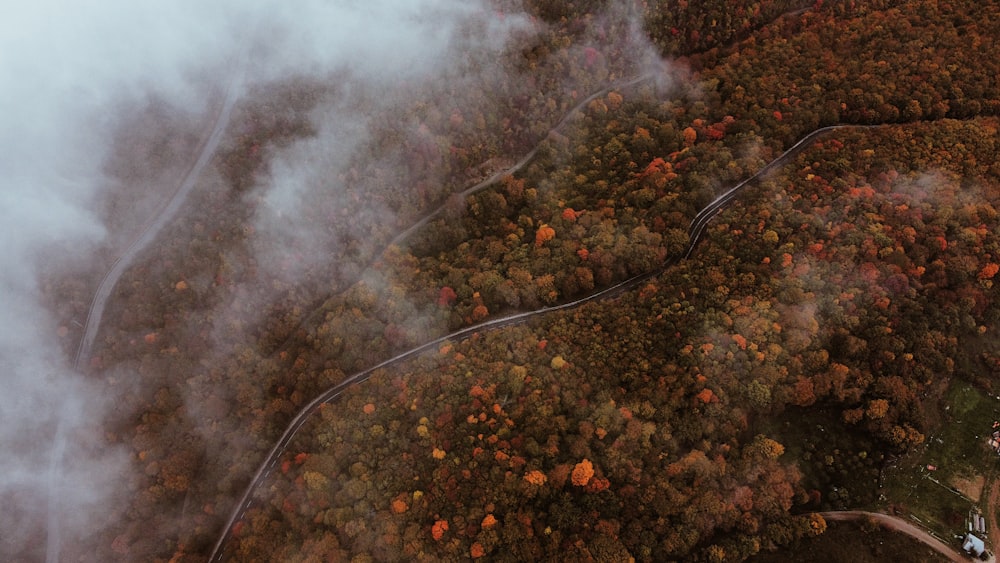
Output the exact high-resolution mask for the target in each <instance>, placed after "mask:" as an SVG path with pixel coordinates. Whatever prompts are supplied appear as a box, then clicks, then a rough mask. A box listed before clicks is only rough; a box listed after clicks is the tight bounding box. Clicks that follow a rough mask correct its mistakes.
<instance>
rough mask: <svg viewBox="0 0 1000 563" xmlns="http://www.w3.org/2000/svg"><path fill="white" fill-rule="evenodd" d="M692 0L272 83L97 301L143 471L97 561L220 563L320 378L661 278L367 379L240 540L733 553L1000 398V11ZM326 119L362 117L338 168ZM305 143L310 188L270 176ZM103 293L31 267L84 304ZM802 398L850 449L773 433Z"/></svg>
mask: <svg viewBox="0 0 1000 563" xmlns="http://www.w3.org/2000/svg"><path fill="white" fill-rule="evenodd" d="M690 4H691V5H689V3H688V2H683V1H682V2H668V1H656V2H646V3H643V4H642V8H641V9H640V8H639V7H638V6H639V5H638V4H636V5H635V6H633V7H631V8H629V9H623V10H618V9H617V8H616V7H615V6H614V5H612V4H611V3H606V2H600V1H593V2H575V3H561V2H548V1H543V0H538V1H532V0H525V2H524V3H523V5H522V4H520V3H515V2H509V1H506V0H499V1H497V2H495V6H496V12H497V13H498V14H511V16H510V17H513V14H518V13H523V14H526V15H525V16H524V17H525V18H527V19H528V21H530V22H533V23H532V26H531V27H530V32H529V31H523V32H520V33H518V34H514V35H513V38H512V39H511V40H510V41H508V42H507V43H504V44H503V45H502V47H501V48H499V49H498V50H497V51H496V52H495V53H494V52H479V51H476V50H469V52H468V53H469V54H468V56H467V57H466V58H465V59H464V60H462V61H461V62H460V63H457V64H456V66H455V67H453V68H449V69H446V70H445V71H443V72H442V75H441V76H436V77H435V78H434V80H428V81H427V82H426V83H420V84H413V85H412V88H411V92H412V95H411V96H409V97H401V98H398V99H397V98H393V99H391V100H383V99H380V96H379V92H378V91H376V90H374V89H373V90H370V91H368V90H365V89H364V87H362V86H357V87H354V86H351V85H352V84H353V83H352V82H351V80H352V79H351V77H350V76H343V77H337V76H299V77H296V78H295V79H292V80H283V81H280V82H274V83H267V84H260V85H256V86H255V87H254V89H253V90H252V91H251V94H250V95H249V96H248V98H247V99H246V100H245V101H244V102H243V103H241V105H239V106H238V107H237V108H236V109H235V110H234V116H233V118H232V121H233V124H234V125H233V126H232V127H231V129H230V132H229V134H228V135H227V137H226V139H225V140H224V141H223V143H222V144H223V149H222V150H221V151H220V152H219V154H218V155H217V156H216V158H215V160H214V162H213V165H212V166H213V171H212V172H211V173H210V174H208V175H207V176H206V178H205V179H203V182H202V184H201V185H200V186H199V187H198V188H197V189H196V190H195V191H194V192H193V193H192V195H191V196H190V201H189V202H188V203H187V205H186V206H185V209H184V211H182V216H181V217H180V218H179V219H178V220H177V221H175V223H174V224H173V225H171V226H170V227H169V228H168V229H167V231H165V233H164V234H163V235H162V237H161V239H162V240H161V241H160V242H158V243H157V244H156V245H155V248H151V249H150V250H149V251H148V252H147V253H146V255H145V257H144V258H143V259H142V260H141V261H140V263H138V264H137V265H135V266H134V267H133V268H132V269H131V270H129V272H127V273H126V274H125V276H124V277H123V279H122V281H121V283H120V284H119V285H118V289H117V291H116V294H115V297H114V299H113V303H112V304H111V305H110V306H109V309H108V310H107V311H106V312H105V324H104V325H103V328H102V333H101V339H100V340H99V341H98V343H97V345H96V347H95V350H94V354H93V355H94V357H93V358H91V359H90V362H89V365H90V373H91V374H92V376H93V377H95V378H97V379H99V380H101V381H103V382H104V383H105V384H106V385H108V386H109V387H110V386H118V388H122V387H127V389H126V390H125V391H123V392H122V399H121V401H120V404H119V405H118V407H117V410H116V412H115V413H114V416H112V417H110V420H108V421H107V423H106V427H105V428H103V429H102V430H103V433H104V435H105V436H107V441H108V443H109V444H111V445H117V446H120V447H123V448H125V449H127V451H128V452H129V455H130V459H131V464H132V465H131V468H130V469H131V470H132V478H131V479H130V482H129V486H128V487H127V488H126V490H123V491H122V492H121V495H120V497H121V498H120V500H121V502H122V506H125V507H127V508H125V509H123V511H122V518H121V521H120V522H118V523H115V524H109V525H108V527H107V529H106V530H105V532H104V533H103V534H102V535H100V536H99V537H95V538H77V539H76V540H75V541H77V542H78V546H80V548H81V550H82V549H83V548H84V547H85V548H86V549H88V550H90V552H91V553H96V554H99V556H100V557H98V558H99V559H100V558H104V559H106V560H111V559H115V558H126V559H130V560H146V561H152V560H162V561H166V560H175V561H203V560H205V559H206V557H208V555H209V553H210V552H211V550H212V547H213V544H214V543H215V542H216V539H217V538H218V537H219V536H220V534H222V533H223V529H224V528H225V527H226V521H227V518H228V517H229V515H230V514H231V513H232V512H233V511H234V510H235V509H236V508H237V507H236V506H235V503H236V502H237V499H238V498H239V496H240V495H241V494H243V492H244V490H245V488H246V487H247V485H248V483H249V482H250V480H251V479H252V477H253V475H254V472H255V471H257V468H258V465H259V464H260V463H261V462H262V460H263V459H264V458H265V456H266V455H267V452H268V451H269V450H270V449H271V447H272V445H273V444H274V442H275V441H276V440H277V439H278V438H279V436H280V435H281V433H282V431H283V430H284V429H285V426H286V425H287V424H288V423H289V421H291V420H293V418H294V417H295V415H296V413H297V412H298V411H299V410H300V409H301V408H303V407H304V406H306V404H308V403H309V401H310V400H312V399H313V398H314V397H316V396H318V395H319V394H320V393H322V392H323V391H324V390H325V389H328V388H330V387H331V386H333V385H336V384H338V383H340V382H341V381H344V380H345V379H347V378H349V377H351V374H353V373H355V372H358V371H360V370H363V369H365V368H368V367H371V366H373V365H376V364H378V363H379V362H382V361H384V360H386V359H388V358H391V357H394V356H396V355H397V354H401V353H404V352H406V351H407V350H410V349H413V348H414V347H416V346H419V345H421V344H423V343H425V342H428V341H432V340H434V339H435V338H438V337H443V336H446V335H448V334H449V333H452V332H454V331H457V330H460V329H463V328H465V327H469V326H473V325H475V324H476V323H480V322H484V321H489V320H490V319H496V318H501V317H503V316H505V315H510V314H515V313H520V312H527V311H535V310H539V309H541V308H544V307H551V306H556V305H559V304H563V303H568V302H572V301H574V300H578V299H581V298H584V297H586V296H588V295H591V294H593V293H595V292H599V291H601V290H603V289H606V288H609V287H611V286H613V285H614V284H617V283H619V282H622V281H624V280H628V279H631V278H633V277H635V276H642V275H643V274H647V273H649V274H652V275H650V276H649V277H648V279H643V280H642V282H641V283H638V284H637V285H636V287H630V288H628V289H627V290H626V291H623V292H620V293H618V294H616V295H613V296H609V297H606V298H600V299H594V300H590V301H587V302H586V303H583V304H581V305H579V306H576V307H569V308H566V309H561V310H558V311H551V312H545V313H542V314H538V315H534V316H530V317H528V318H526V319H525V320H524V321H523V322H520V323H517V324H512V325H510V326H503V327H499V328H489V329H484V330H482V331H477V332H475V333H474V334H473V335H472V336H469V337H463V338H455V339H452V340H449V341H447V342H444V343H442V344H440V345H437V346H434V347H433V349H432V350H430V351H427V352H425V353H422V354H420V355H417V356H416V357H413V358H409V359H406V360H404V361H400V362H396V363H393V364H391V365H388V366H386V367H384V368H381V369H378V370H376V371H375V372H374V373H373V374H372V376H371V378H370V379H368V380H367V381H365V382H363V383H359V384H357V385H353V386H350V387H348V388H347V389H346V390H345V391H344V393H343V395H342V396H340V397H339V398H337V399H336V400H334V401H331V402H330V403H329V404H327V405H325V406H323V407H322V408H320V409H319V411H318V412H317V413H316V415H314V416H311V417H309V418H308V420H307V421H306V422H305V425H304V426H303V427H302V428H301V430H300V431H299V432H297V433H296V435H295V436H294V438H293V439H292V440H291V442H290V444H289V445H288V447H287V449H286V450H285V451H284V452H283V453H281V455H280V456H279V457H278V460H279V461H278V462H277V465H276V469H275V471H273V472H271V473H270V475H269V476H268V477H267V479H266V480H265V481H263V482H262V483H261V486H259V487H258V488H257V489H256V491H255V492H254V493H253V494H252V495H251V498H253V503H252V505H251V506H250V508H249V510H247V511H246V513H245V514H244V515H243V516H242V518H240V519H239V521H238V522H236V523H235V524H234V526H233V528H232V530H233V533H232V536H231V537H229V538H228V540H227V542H226V545H224V546H223V552H222V553H223V555H224V557H223V558H226V559H230V560H238V561H254V560H259V561H278V560H283V561H300V560H334V561H341V560H356V561H369V560H375V561H382V560H390V561H395V560H465V559H468V558H470V557H471V558H479V557H485V558H489V559H490V560H497V561H526V560H581V561H585V560H596V561H617V560H628V558H629V557H632V558H635V559H636V560H639V561H659V560H686V561H701V560H706V561H721V560H736V561H738V560H745V559H746V558H748V557H750V556H752V555H754V554H756V553H758V552H761V551H774V550H779V549H781V548H782V547H784V546H788V545H791V544H795V543H796V542H797V541H799V540H800V538H805V537H809V536H812V535H817V534H821V533H822V532H823V530H824V529H825V523H824V522H823V520H822V518H821V517H818V516H815V515H813V514H812V513H814V512H816V511H820V510H830V509H843V508H852V507H854V506H855V505H857V504H860V503H865V502H868V501H870V500H872V499H874V497H875V496H876V492H875V486H874V484H872V480H871V479H869V481H868V484H869V485H870V486H871V488H870V489H862V490H857V489H855V487H854V485H853V481H852V485H851V488H852V489H855V490H854V491H853V495H854V496H853V497H851V498H849V499H848V500H846V501H845V500H843V495H841V494H838V493H837V491H838V486H844V482H845V481H846V480H850V477H848V476H847V472H853V473H856V474H858V475H864V476H866V477H872V478H873V479H874V478H877V476H878V475H879V473H880V470H881V468H882V467H884V465H885V463H886V460H887V459H888V458H890V457H892V456H899V455H905V454H906V453H907V452H909V451H912V450H913V449H914V448H916V447H918V446H920V445H921V444H922V443H923V442H924V441H925V437H926V436H927V435H928V433H929V432H930V431H931V430H932V429H933V424H934V423H935V422H934V419H933V418H931V417H929V416H928V412H929V411H933V410H935V409H937V408H938V403H939V401H940V399H941V397H942V396H943V394H944V392H945V390H946V389H947V388H948V386H949V384H950V383H951V382H952V381H958V380H961V381H967V382H971V383H973V384H975V385H976V386H978V387H979V388H980V389H983V390H985V391H992V392H993V393H996V392H997V391H998V389H997V388H996V385H997V383H996V382H995V375H996V373H997V366H998V365H1000V341H998V340H997V338H996V330H997V328H998V327H997V319H1000V301H998V300H997V290H996V288H995V287H994V277H995V276H996V274H997V273H998V272H1000V265H998V264H1000V239H998V237H997V234H996V233H997V232H1000V214H998V212H997V209H998V208H1000V165H998V164H997V163H996V155H997V153H998V149H1000V146H998V141H997V139H998V137H997V128H998V114H1000V86H998V84H997V76H1000V68H998V66H1000V57H997V56H996V55H997V54H998V53H1000V49H998V45H997V41H998V39H1000V8H998V7H997V6H995V5H993V4H990V3H972V2H950V3H948V2H932V1H929V0H909V1H884V2H857V3H855V2H822V1H821V2H816V3H815V4H814V5H813V4H810V5H805V4H804V3H800V2H736V3H733V2H701V3H694V2H692V3H690ZM694 4H697V6H694ZM629 6H632V4H629ZM485 25H486V24H482V22H477V21H470V22H469V23H468V26H469V29H468V33H469V34H470V36H472V35H474V34H475V33H476V31H477V30H479V29H481V28H480V27H477V26H485ZM588 96H589V98H588ZM331 107H335V108H337V109H338V111H343V112H347V113H349V114H352V115H353V114H357V115H363V116H364V120H365V127H366V128H367V129H366V131H367V133H366V135H364V136H363V137H364V138H363V141H361V142H359V143H358V145H357V146H356V147H354V148H353V149H352V150H350V151H348V152H347V153H346V154H341V153H339V152H338V153H334V152H324V151H327V150H328V147H327V145H325V144H324V143H323V142H322V140H323V139H324V137H323V135H324V132H325V131H328V130H329V127H330V125H329V124H328V123H326V122H324V121H323V120H322V116H323V115H324V112H325V111H328V108H331ZM146 119H149V117H148V116H147V117H146ZM832 125H845V126H847V127H842V128H837V129H834V130H831V131H829V132H827V133H825V134H823V135H822V136H820V137H819V138H818V139H817V140H815V141H814V142H811V143H808V144H807V145H805V146H803V147H802V149H801V151H799V152H797V153H795V154H793V155H791V156H789V157H788V158H786V159H784V160H782V161H780V162H779V163H778V165H777V166H776V167H775V169H774V170H772V171H770V172H769V173H768V174H766V175H765V176H764V177H763V178H760V179H759V180H757V181H754V182H752V183H751V184H749V185H748V186H747V187H746V188H744V189H743V190H742V191H741V192H740V193H739V195H738V196H737V197H736V198H735V199H734V200H733V201H732V202H731V203H730V204H728V205H727V206H726V207H725V208H724V209H722V210H721V211H720V213H719V215H718V216H716V217H715V218H714V219H713V220H712V221H711V222H710V223H709V224H708V226H707V228H706V229H705V231H704V234H703V235H702V237H701V239H700V240H699V241H698V242H697V245H696V246H694V249H693V251H692V252H691V253H690V255H688V256H686V257H684V258H682V259H678V260H674V257H679V256H683V255H684V254H685V253H686V252H687V250H688V248H689V247H688V245H689V243H690V242H691V241H690V239H689V235H690V233H689V229H688V228H689V225H690V223H691V221H692V220H693V219H694V218H695V217H696V215H697V214H698V212H699V210H701V209H703V208H704V207H705V206H706V205H708V204H709V203H710V202H712V201H713V200H714V199H715V198H716V197H717V196H719V195H720V194H722V193H724V192H725V191H726V190H727V189H729V188H730V187H732V186H734V185H736V184H737V183H739V182H740V181H741V180H743V179H745V178H748V177H750V176H752V175H753V174H754V173H756V172H757V171H758V170H760V169H761V168H763V167H764V166H765V165H767V164H768V163H769V162H771V161H773V160H774V159H776V158H777V157H779V155H781V154H782V153H783V151H785V150H786V149H788V148H790V147H792V146H793V145H794V144H795V143H796V142H797V141H798V140H799V139H802V138H803V137H805V136H807V135H808V134H810V133H811V132H813V131H815V130H816V129H819V128H821V127H826V126H832ZM171 126H176V127H177V128H179V129H183V128H184V127H191V125H190V124H188V125H185V124H184V123H178V124H173V125H171ZM341 126H342V127H343V129H337V132H338V134H344V135H349V134H351V133H352V131H354V129H352V127H353V125H351V124H342V125H341ZM165 127H166V126H165ZM526 157H527V158H526ZM296 159H302V160H296ZM300 162H308V163H310V166H312V167H313V168H308V172H304V173H302V175H301V177H298V176H297V178H298V179H299V180H301V182H302V184H303V185H304V186H306V187H305V188H302V195H303V200H302V202H301V203H300V204H296V205H289V204H287V203H286V202H281V201H278V202H277V203H276V202H275V200H273V199H269V196H268V195H266V194H264V193H263V192H261V191H260V190H259V189H257V188H256V187H255V186H257V185H258V184H259V183H260V182H262V181H263V179H265V178H273V177H278V176H280V174H282V173H283V172H287V169H294V170H296V171H297V170H298V168H296V166H299V165H298V164H296V163H300ZM495 173H496V176H495V178H493V179H492V180H490V181H487V182H482V181H483V180H484V179H488V178H491V175H493V174H495ZM456 194H459V195H456ZM422 218H427V221H426V223H424V224H421V225H420V226H419V228H417V229H415V230H413V231H412V232H411V231H407V230H406V229H407V228H408V227H409V226H411V225H414V224H416V223H417V222H418V221H420V220H421V219H422ZM265 232H266V233H268V236H265V235H264V233H265ZM400 233H406V236H404V237H400V236H397V235H399V234H400ZM665 264H668V266H666V267H665ZM93 275H94V274H92V276H93ZM82 279H83V281H81V278H72V279H70V278H63V279H53V280H50V282H49V285H48V286H47V291H48V293H49V295H51V300H52V301H54V302H60V303H62V304H61V305H60V306H61V307H62V310H63V311H64V314H65V315H66V316H67V318H69V317H70V316H72V315H73V314H76V313H78V312H79V311H80V310H83V309H84V308H85V307H86V297H84V295H85V292H84V290H83V289H82V285H84V284H85V283H86V280H87V279H89V278H87V277H83V278H82ZM72 336H73V334H72V333H71V334H70V337H72ZM69 339H71V338H68V340H69ZM128 374H138V375H139V376H140V377H141V380H142V385H134V386H129V385H124V384H123V383H122V382H123V381H126V378H127V377H128ZM796 417H802V418H807V417H821V418H822V420H824V421H826V422H825V423H824V424H826V425H827V427H828V429H829V431H830V434H831V438H830V441H831V442H833V441H838V440H842V442H843V445H838V446H837V447H838V449H837V453H836V454H835V455H834V454H832V453H831V454H830V456H831V457H830V459H831V461H830V463H827V464H826V465H825V466H824V467H820V468H818V469H817V467H815V464H810V463H807V460H805V459H802V458H797V457H793V456H790V455H787V454H785V452H786V451H791V450H792V449H793V448H794V449H795V450H796V451H799V450H800V449H801V448H806V447H807V446H808V445H805V444H784V443H782V442H781V437H779V436H777V435H776V434H775V433H774V432H773V431H772V429H773V428H775V427H776V425H777V421H782V420H787V419H789V418H791V419H793V420H794V419H795V418H796ZM811 445H812V447H813V449H814V450H815V449H816V448H817V447H818V448H819V450H821V451H822V450H823V448H824V445H823V444H822V443H820V444H811ZM831 452H832V450H831ZM861 452H864V456H860V455H859V454H860V453H861ZM816 455H817V457H818V456H819V455H820V454H816ZM823 455H826V454H825V452H823ZM834 457H836V458H837V459H836V460H834ZM841 459H850V460H852V461H850V462H849V463H847V462H845V463H844V464H842V463H841V461H840V460H841ZM835 461H836V463H835ZM858 481H860V479H858ZM81 552H83V551H81Z"/></svg>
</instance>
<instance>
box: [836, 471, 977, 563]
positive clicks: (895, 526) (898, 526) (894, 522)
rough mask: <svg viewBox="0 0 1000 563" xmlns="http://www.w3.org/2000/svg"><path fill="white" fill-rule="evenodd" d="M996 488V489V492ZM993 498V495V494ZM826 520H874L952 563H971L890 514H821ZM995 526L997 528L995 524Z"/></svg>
mask: <svg viewBox="0 0 1000 563" xmlns="http://www.w3.org/2000/svg"><path fill="white" fill-rule="evenodd" d="M995 490H996V488H994V491H995ZM991 497H992V493H991ZM819 514H820V516H822V517H823V518H824V519H826V520H830V521H845V520H860V519H861V518H864V517H866V516H867V517H871V518H874V519H875V520H876V521H877V522H878V523H879V524H881V525H882V526H885V527H886V528H889V529H890V530H895V531H897V532H902V533H904V534H906V535H908V536H910V537H911V538H913V539H915V540H917V541H919V542H921V543H924V544H926V545H928V546H930V547H931V548H932V549H934V550H935V551H937V552H938V553H940V554H941V555H944V556H945V557H947V558H949V559H951V560H952V561H969V560H970V559H969V557H967V556H966V555H964V554H962V553H961V552H960V551H958V550H957V549H955V548H954V547H953V546H950V545H948V544H946V543H944V542H942V541H941V540H939V539H937V538H935V537H934V536H932V535H930V534H929V533H928V532H927V531H926V530H924V529H923V528H921V527H919V526H916V525H914V524H912V523H911V522H909V521H907V520H904V519H902V518H897V517H896V516H889V515H888V514H880V513H878V512H864V511H861V510H845V511H838V512H820V513H819ZM994 526H996V525H995V524H994Z"/></svg>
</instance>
